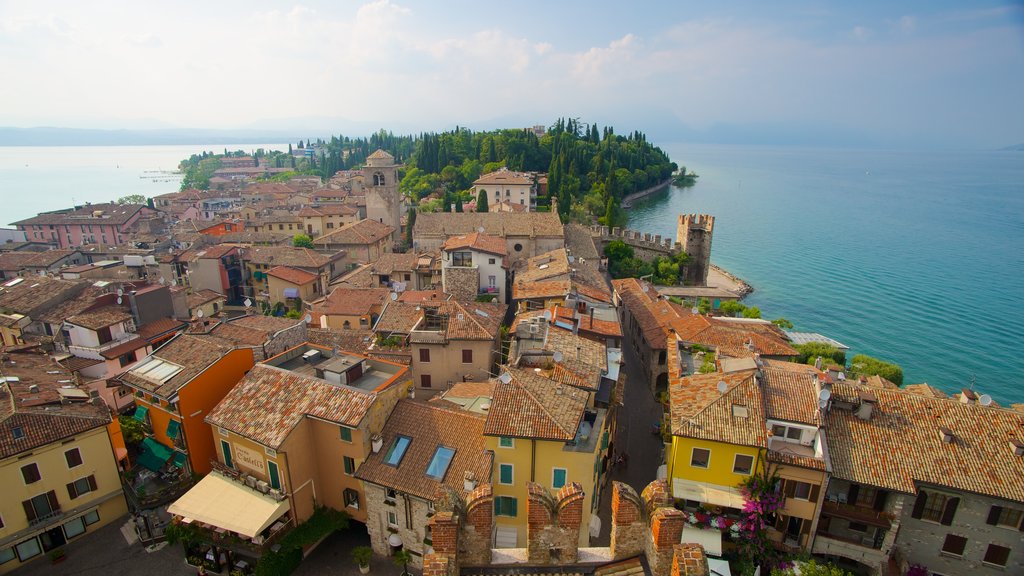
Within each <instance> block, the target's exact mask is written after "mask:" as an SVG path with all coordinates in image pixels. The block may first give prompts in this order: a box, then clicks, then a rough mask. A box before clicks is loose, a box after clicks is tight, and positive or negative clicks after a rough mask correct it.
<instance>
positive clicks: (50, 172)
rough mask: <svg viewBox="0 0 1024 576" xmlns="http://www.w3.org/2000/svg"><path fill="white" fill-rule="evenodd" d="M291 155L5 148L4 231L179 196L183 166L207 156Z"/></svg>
mask: <svg viewBox="0 0 1024 576" xmlns="http://www.w3.org/2000/svg"><path fill="white" fill-rule="evenodd" d="M225 148H227V149H229V150H247V151H248V150H256V149H257V148H264V149H267V150H270V149H277V150H287V149H288V145H287V144H228V145H226V146H225V145H217V144H196V145H185V146H25V147H20V146H0V198H2V199H3V210H2V211H0V214H2V217H0V226H6V225H8V224H9V223H11V222H15V221H17V220H23V219H25V218H29V217H31V216H35V215H36V214H38V213H39V212H44V211H47V210H58V209H60V208H67V207H69V206H71V204H72V203H79V204H81V203H84V202H93V203H96V202H109V201H111V200H116V199H118V198H120V197H122V196H128V195H131V194H143V195H145V196H156V195H159V194H165V193H167V192H176V191H177V190H178V187H179V185H180V183H181V176H180V175H177V174H173V171H175V170H177V168H178V162H180V161H181V160H183V159H185V158H188V157H189V156H191V155H192V154H197V153H201V152H202V151H203V150H206V151H210V152H213V151H216V152H223V151H224V149H225Z"/></svg>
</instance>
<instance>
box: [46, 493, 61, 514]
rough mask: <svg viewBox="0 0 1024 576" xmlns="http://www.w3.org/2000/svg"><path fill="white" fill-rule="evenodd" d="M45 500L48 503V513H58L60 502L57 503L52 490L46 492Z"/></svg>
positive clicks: (55, 495)
mask: <svg viewBox="0 0 1024 576" xmlns="http://www.w3.org/2000/svg"><path fill="white" fill-rule="evenodd" d="M46 500H47V501H48V502H49V503H50V511H51V512H59V511H60V502H58V501H57V493H56V492H54V491H53V490H50V491H49V492H47V493H46Z"/></svg>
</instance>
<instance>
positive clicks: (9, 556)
mask: <svg viewBox="0 0 1024 576" xmlns="http://www.w3.org/2000/svg"><path fill="white" fill-rule="evenodd" d="M11 560H14V548H4V549H3V550H0V564H6V563H8V562H10V561H11Z"/></svg>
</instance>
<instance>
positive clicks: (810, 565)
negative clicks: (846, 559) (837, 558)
mask: <svg viewBox="0 0 1024 576" xmlns="http://www.w3.org/2000/svg"><path fill="white" fill-rule="evenodd" d="M797 565H798V567H797V566H793V567H789V568H786V569H778V568H776V569H774V570H772V573H771V576H797V575H798V574H799V576H853V573H852V572H847V571H846V570H843V569H842V568H839V567H838V566H835V565H833V564H829V563H827V562H825V563H819V562H818V561H817V560H808V561H806V562H797ZM797 569H799V572H797Z"/></svg>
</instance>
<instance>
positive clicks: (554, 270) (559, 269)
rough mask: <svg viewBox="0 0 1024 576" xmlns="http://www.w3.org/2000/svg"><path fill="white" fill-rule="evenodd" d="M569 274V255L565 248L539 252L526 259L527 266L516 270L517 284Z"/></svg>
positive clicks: (566, 277) (566, 276)
mask: <svg viewBox="0 0 1024 576" xmlns="http://www.w3.org/2000/svg"><path fill="white" fill-rule="evenodd" d="M561 276H565V279H568V276H569V256H568V254H566V252H565V248H559V249H558V250H552V251H550V252H545V253H543V254H538V255H536V256H534V257H533V258H530V259H529V260H527V261H526V267H525V268H524V269H522V270H517V271H516V284H524V283H529V282H539V281H541V280H548V279H552V278H559V277H561Z"/></svg>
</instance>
